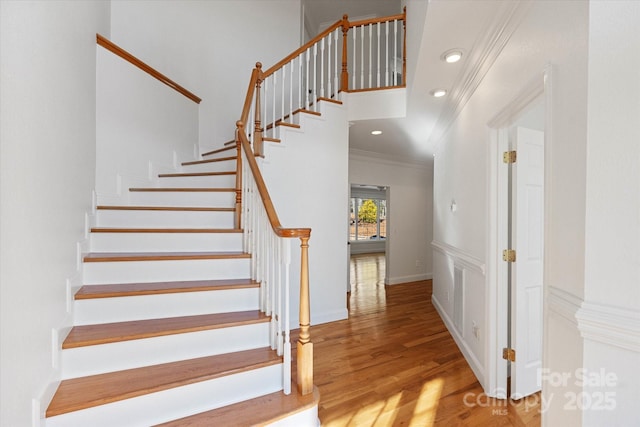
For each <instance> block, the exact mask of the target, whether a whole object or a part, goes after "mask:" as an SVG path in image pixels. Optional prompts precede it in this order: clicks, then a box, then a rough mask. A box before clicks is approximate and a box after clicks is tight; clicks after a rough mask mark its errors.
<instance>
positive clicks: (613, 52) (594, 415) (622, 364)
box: [578, 2, 640, 426]
mask: <svg viewBox="0 0 640 427" xmlns="http://www.w3.org/2000/svg"><path fill="white" fill-rule="evenodd" d="M638 22H640V4H639V3H637V2H607V3H602V2H592V3H591V5H590V8H589V26H590V27H589V80H588V90H589V99H588V118H589V120H588V126H587V147H586V148H587V181H586V183H587V192H586V224H585V246H586V251H585V284H584V302H583V304H582V306H581V308H580V311H579V315H578V318H579V328H580V329H581V332H582V334H583V336H584V339H585V343H584V367H585V369H588V371H589V372H592V373H599V372H600V369H604V370H605V372H606V373H607V374H610V376H611V377H610V378H611V380H612V381H611V382H610V383H609V384H602V383H601V382H600V383H598V382H595V381H594V382H591V384H588V385H585V387H584V392H585V394H586V395H587V396H589V397H590V398H592V400H593V401H594V402H597V399H599V398H600V397H601V396H603V395H604V396H605V397H606V395H605V393H608V395H609V397H613V403H615V405H616V410H615V411H614V412H612V411H606V410H598V408H597V407H596V405H595V404H593V405H591V406H588V407H586V408H585V415H584V423H583V425H586V426H600V425H611V426H623V425H631V424H632V423H634V422H635V423H637V422H638V419H639V418H638V409H637V400H638V399H637V397H638V396H640V370H638V366H639V365H640V286H639V284H640V144H639V143H638V142H639V141H640V127H638V120H639V119H640V79H639V78H638V76H639V75H640V32H639V31H638ZM612 23H613V25H612ZM613 376H615V380H614V379H613ZM596 378H599V377H596ZM612 393H613V394H612ZM605 403H606V402H605Z"/></svg>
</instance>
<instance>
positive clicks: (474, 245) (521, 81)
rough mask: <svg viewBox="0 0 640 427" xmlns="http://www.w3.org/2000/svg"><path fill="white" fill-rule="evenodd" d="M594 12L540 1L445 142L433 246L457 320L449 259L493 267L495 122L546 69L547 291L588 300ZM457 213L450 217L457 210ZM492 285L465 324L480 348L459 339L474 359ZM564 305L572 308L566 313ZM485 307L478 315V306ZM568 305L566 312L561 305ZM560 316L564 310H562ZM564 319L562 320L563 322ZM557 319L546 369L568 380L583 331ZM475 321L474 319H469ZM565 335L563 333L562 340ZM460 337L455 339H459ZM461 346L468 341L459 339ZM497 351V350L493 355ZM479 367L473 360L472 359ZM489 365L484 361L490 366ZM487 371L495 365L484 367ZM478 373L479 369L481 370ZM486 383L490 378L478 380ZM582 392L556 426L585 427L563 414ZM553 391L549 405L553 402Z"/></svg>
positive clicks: (558, 410)
mask: <svg viewBox="0 0 640 427" xmlns="http://www.w3.org/2000/svg"><path fill="white" fill-rule="evenodd" d="M587 42H588V3H587V2H573V1H556V2H533V3H532V5H531V8H530V9H529V12H528V14H527V15H526V16H525V18H524V20H523V21H522V23H521V24H520V25H519V27H518V28H517V30H516V31H515V33H514V34H513V35H512V37H511V38H510V40H509V41H508V43H507V45H506V46H505V47H504V49H503V50H502V52H501V54H500V56H499V57H498V58H497V60H496V61H495V63H494V64H493V67H492V68H491V69H490V71H489V72H488V74H487V75H486V76H485V77H484V79H483V81H482V83H481V84H480V86H479V87H478V88H477V90H476V91H475V93H474V94H473V96H472V97H471V98H470V100H469V101H468V103H467V104H466V106H465V108H464V109H463V110H462V111H461V113H460V115H459V116H458V117H457V118H456V120H455V122H454V123H453V124H452V126H451V127H450V128H449V130H448V132H447V133H446V134H445V135H444V136H443V138H442V139H441V140H440V141H439V142H438V145H437V150H436V156H435V170H434V241H435V242H436V243H439V244H440V245H441V246H442V247H444V248H446V249H447V250H446V251H445V252H446V253H447V256H443V257H440V258H439V259H440V261H438V258H436V259H435V262H437V263H440V264H441V265H434V303H439V305H440V306H441V307H444V308H445V315H446V316H452V313H451V311H450V306H448V304H447V303H446V301H442V300H441V298H444V295H446V292H450V285H449V283H451V281H452V278H451V276H450V274H451V272H450V268H449V265H450V262H451V259H452V258H453V259H455V258H460V257H462V258H464V257H468V258H469V259H471V260H476V261H477V262H478V263H480V264H481V265H482V263H486V262H487V256H488V254H487V250H486V248H487V239H488V235H489V230H488V229H487V225H486V224H487V212H488V210H489V206H488V202H487V189H488V183H487V176H488V170H487V167H488V158H487V154H488V152H489V150H488V148H489V143H490V141H489V132H488V129H487V123H488V122H489V121H490V120H491V119H492V118H493V117H494V116H495V115H496V114H498V113H499V112H500V111H501V110H502V109H503V108H504V107H505V106H506V105H508V104H509V103H511V102H512V100H513V99H514V98H515V97H516V96H517V95H518V94H519V93H520V92H521V91H522V90H523V89H524V88H525V87H526V86H527V85H528V84H529V82H531V80H532V79H534V78H540V79H541V78H542V71H543V69H544V67H545V65H546V64H547V63H551V64H552V67H553V79H552V82H551V84H552V86H553V95H552V99H551V103H550V104H551V108H552V112H553V121H552V122H551V123H547V129H546V130H547V136H548V137H549V138H550V139H549V145H548V146H547V155H548V156H549V157H548V158H551V159H552V161H550V162H547V161H545V164H546V165H547V166H548V181H547V182H548V185H547V187H546V189H547V199H546V200H547V203H548V206H549V207H550V210H549V212H548V216H547V218H546V221H547V225H546V230H545V231H546V233H545V239H546V256H545V263H546V265H545V269H546V270H545V279H546V283H545V286H546V287H547V289H550V288H554V289H557V292H555V295H563V296H566V298H564V299H563V300H562V301H561V302H560V305H562V306H563V307H564V306H566V305H567V304H568V302H567V301H568V300H571V301H574V300H576V299H577V300H580V299H581V297H582V295H583V283H584V268H585V261H584V249H585V246H584V229H585V188H586V186H585V169H586V128H587V89H586V88H587V54H588V52H587ZM454 200H455V202H456V205H457V211H456V212H452V211H451V203H452V201H454ZM486 283H487V282H486V280H485V281H484V282H482V281H477V280H474V284H473V285H469V284H466V285H467V286H466V292H467V293H468V294H467V295H465V298H464V300H465V301H472V303H473V308H468V309H467V310H466V312H465V316H466V319H465V320H466V321H467V322H468V321H470V320H474V321H476V322H479V323H477V324H478V326H479V328H480V329H479V335H480V337H481V338H480V340H481V341H484V344H483V345H481V346H477V345H476V344H477V343H475V342H474V338H471V337H464V336H463V337H461V339H462V341H464V344H466V346H467V348H468V349H471V350H472V352H473V358H475V359H476V360H482V358H483V357H485V352H486V351H487V348H483V347H486V346H487V341H486V340H487V336H488V335H487V330H486V326H487V324H486V319H487V318H488V316H489V313H488V312H487V307H488V305H487V304H488V302H487V301H486V298H485V297H484V296H485V295H487V289H486ZM565 302H566V304H564V303H565ZM479 304H482V305H484V307H483V308H482V310H481V311H480V312H478V311H477V309H478V307H477V306H478V305H479ZM563 304H564V305H563ZM555 307H558V304H556V305H555ZM562 314H564V313H562ZM570 317H571V315H569V316H568V317H567V316H564V315H560V314H558V313H556V312H550V314H549V315H548V319H547V328H548V330H549V331H552V332H550V333H547V335H546V337H545V343H544V345H545V349H546V354H545V356H546V358H545V366H546V367H548V368H550V369H551V370H553V371H559V372H563V371H566V370H567V369H568V368H569V367H574V368H575V367H576V366H581V365H582V348H581V346H580V345H575V344H576V343H580V342H581V338H580V332H579V331H578V329H577V328H576V326H575V323H572V322H571V321H570V320H569V318H570ZM471 318H474V319H471ZM560 330H562V332H563V333H562V334H559V333H556V332H557V331H560ZM454 335H455V334H454ZM458 338H460V337H458ZM494 350H495V349H494ZM470 361H471V362H472V364H473V361H472V360H470ZM488 363H491V361H490V360H488V359H487V360H485V365H486V364H488ZM486 369H488V365H487V366H485V373H486ZM476 373H478V370H476ZM479 379H480V381H481V382H482V383H483V384H485V381H486V378H483V377H480V378H479ZM575 390H576V388H575V387H574V386H573V385H571V384H569V385H567V386H566V387H561V388H559V389H556V390H554V391H553V394H554V395H555V396H556V401H554V404H553V405H552V407H551V409H550V410H549V411H548V412H547V413H545V414H544V416H543V417H544V418H545V419H549V420H553V425H580V423H581V414H580V413H579V412H578V411H573V412H569V411H563V409H562V408H563V402H560V400H561V398H562V395H563V393H564V392H567V391H575ZM549 393H550V391H549V390H548V389H547V387H546V386H545V397H549V396H550V394H549Z"/></svg>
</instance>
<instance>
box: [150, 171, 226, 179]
mask: <svg viewBox="0 0 640 427" xmlns="http://www.w3.org/2000/svg"><path fill="white" fill-rule="evenodd" d="M235 174H236V171H225V172H189V173H161V174H159V175H158V177H159V178H186V177H191V176H221V175H235Z"/></svg>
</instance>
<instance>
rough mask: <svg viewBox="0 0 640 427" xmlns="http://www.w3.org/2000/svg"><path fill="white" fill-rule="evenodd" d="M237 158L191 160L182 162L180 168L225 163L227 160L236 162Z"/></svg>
mask: <svg viewBox="0 0 640 427" xmlns="http://www.w3.org/2000/svg"><path fill="white" fill-rule="evenodd" d="M237 158H238V156H229V157H219V158H217V159H205V160H193V161H191V162H183V163H181V165H182V166H191V165H201V164H205V163H216V162H226V161H229V160H237Z"/></svg>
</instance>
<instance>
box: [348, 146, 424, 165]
mask: <svg viewBox="0 0 640 427" xmlns="http://www.w3.org/2000/svg"><path fill="white" fill-rule="evenodd" d="M349 158H350V159H351V158H352V159H355V160H362V161H366V162H374V163H379V164H386V165H389V166H400V167H404V168H407V167H410V168H415V169H422V170H433V162H429V161H426V162H420V161H416V159H408V158H402V157H395V156H390V155H386V154H380V153H376V152H374V151H367V150H359V149H357V148H350V149H349Z"/></svg>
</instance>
